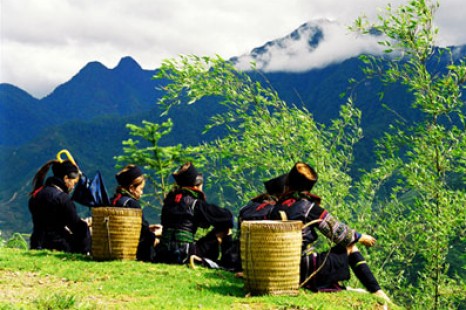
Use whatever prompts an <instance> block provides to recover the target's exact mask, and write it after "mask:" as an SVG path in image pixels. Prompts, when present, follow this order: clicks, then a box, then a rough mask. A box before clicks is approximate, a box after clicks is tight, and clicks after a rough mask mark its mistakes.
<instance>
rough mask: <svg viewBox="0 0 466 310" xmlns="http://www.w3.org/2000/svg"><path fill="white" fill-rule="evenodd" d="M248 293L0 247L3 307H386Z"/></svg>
mask: <svg viewBox="0 0 466 310" xmlns="http://www.w3.org/2000/svg"><path fill="white" fill-rule="evenodd" d="M246 294H247V292H245V291H244V289H243V281H242V279H239V278H236V277H235V276H234V275H233V274H232V273H229V272H225V271H220V270H210V269H205V268H197V269H190V268H188V267H187V266H178V265H164V264H150V263H142V262H136V261H110V262H96V261H92V259H91V258H90V257H85V256H81V255H71V254H65V253H61V252H50V251H28V250H19V249H9V248H0V309H141V308H146V309H155V308H158V309H179V310H181V309H383V301H382V300H379V299H377V298H376V297H374V296H372V295H370V294H362V293H355V292H339V293H322V294H314V293H311V292H309V291H305V290H301V291H300V292H299V295H298V296H294V297H293V296H260V297H245V296H246ZM389 308H390V309H400V308H398V307H396V306H393V305H390V307H389Z"/></svg>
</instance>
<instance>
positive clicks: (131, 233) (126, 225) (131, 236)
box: [92, 207, 142, 260]
mask: <svg viewBox="0 0 466 310" xmlns="http://www.w3.org/2000/svg"><path fill="white" fill-rule="evenodd" d="M141 223H142V210H141V209H135V208H117V207H97V208H92V257H93V259H95V260H115V259H119V260H135V259H136V251H137V247H138V243H139V236H140V234H141Z"/></svg>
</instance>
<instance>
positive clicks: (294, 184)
mask: <svg viewBox="0 0 466 310" xmlns="http://www.w3.org/2000/svg"><path fill="white" fill-rule="evenodd" d="M316 182H317V172H316V171H315V170H314V169H313V168H312V167H311V166H309V165H308V164H306V163H303V162H298V163H296V164H295V165H294V166H293V168H292V169H291V170H290V172H289V173H288V177H287V179H286V185H285V193H284V194H283V195H282V196H281V197H280V199H279V201H278V202H277V204H276V206H275V207H274V210H272V213H271V218H272V219H276V220H280V219H283V217H285V218H286V219H288V220H299V221H302V222H303V224H305V225H304V229H303V245H302V257H301V267H300V268H301V271H300V277H301V283H304V287H305V288H308V289H310V290H312V291H315V292H317V291H338V290H342V289H344V287H342V286H341V285H340V284H339V282H340V281H345V280H349V278H350V271H349V267H351V269H352V270H353V272H354V274H355V275H356V277H357V278H358V279H359V281H360V282H361V283H362V284H363V285H364V287H365V288H366V289H367V290H368V291H369V292H371V293H373V294H375V295H377V296H380V297H382V298H384V299H385V300H387V301H390V299H389V298H388V296H387V295H386V294H385V292H384V291H383V290H382V289H381V288H380V285H379V283H378V282H377V280H376V278H375V276H374V275H373V273H372V271H371V269H370V268H369V266H368V265H367V262H366V261H365V259H364V257H363V256H362V254H361V253H360V252H359V250H358V248H357V246H356V243H361V244H363V245H365V246H367V247H372V246H373V245H374V244H375V242H376V239H375V238H374V237H372V236H370V235H366V234H360V233H358V232H356V231H355V230H353V229H351V228H350V227H348V226H347V225H345V224H344V223H342V222H340V221H338V220H337V219H336V218H335V217H333V216H332V215H331V214H330V213H329V212H328V211H327V210H325V209H324V208H322V207H321V205H320V203H321V199H320V197H318V196H316V195H314V194H311V190H312V188H313V186H314V184H315V183H316ZM283 215H285V216H283ZM306 224H308V225H306ZM316 230H318V231H319V232H320V233H322V234H323V235H324V236H325V237H327V238H329V239H330V240H331V241H332V242H334V243H335V244H336V245H335V246H333V247H332V248H331V249H330V251H329V252H323V253H316V251H315V249H314V247H313V243H314V242H315V241H316V240H317V238H318V235H317V231H316Z"/></svg>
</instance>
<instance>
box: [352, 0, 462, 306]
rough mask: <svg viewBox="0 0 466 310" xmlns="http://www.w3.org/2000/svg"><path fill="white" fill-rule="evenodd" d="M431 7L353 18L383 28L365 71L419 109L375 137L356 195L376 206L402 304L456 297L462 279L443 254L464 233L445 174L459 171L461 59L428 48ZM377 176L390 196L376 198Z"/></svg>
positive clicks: (414, 4) (458, 193) (382, 258)
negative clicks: (373, 162)
mask: <svg viewBox="0 0 466 310" xmlns="http://www.w3.org/2000/svg"><path fill="white" fill-rule="evenodd" d="M437 7H438V4H437V3H433V2H431V1H428V0H427V1H426V0H421V1H409V3H408V4H406V5H404V6H400V7H399V8H398V9H393V8H392V7H391V6H388V7H387V11H386V14H385V15H384V16H382V15H380V16H379V22H378V23H376V24H369V23H368V22H367V21H366V20H363V19H358V20H357V21H356V24H355V28H357V29H358V30H361V31H362V32H364V33H369V32H372V31H374V29H375V30H376V31H377V32H379V33H380V34H383V35H384V39H383V40H382V41H380V44H381V45H382V46H384V47H385V52H386V53H387V55H389V56H390V57H389V58H388V60H389V61H388V62H385V63H383V64H382V62H381V61H380V59H377V58H376V57H372V56H365V57H364V61H365V63H366V68H365V73H366V75H368V76H375V75H377V76H378V75H380V76H381V77H382V80H383V81H384V82H386V83H397V82H400V83H402V84H403V85H405V86H407V88H408V89H409V90H410V92H411V93H412V94H413V97H414V100H413V102H412V106H413V107H414V108H416V109H418V110H419V111H420V112H422V114H423V118H422V120H421V121H419V122H418V123H415V124H407V123H402V124H399V123H398V124H394V126H392V128H391V130H390V131H388V132H386V134H385V137H384V138H383V139H381V140H380V141H379V146H378V155H379V157H378V158H379V160H378V166H377V167H376V168H375V169H374V170H373V171H372V172H371V173H370V174H367V175H366V176H365V178H364V180H363V182H362V186H361V191H360V194H361V197H360V201H361V202H362V201H364V203H366V204H367V205H370V204H368V203H369V202H373V205H374V209H376V210H378V211H376V212H374V214H373V219H374V220H373V222H375V223H377V222H378V225H377V226H376V228H375V229H376V230H377V232H378V235H379V237H380V238H381V240H383V241H382V244H383V248H384V249H385V251H384V252H382V253H380V254H379V255H378V260H379V262H381V263H382V266H383V267H384V271H385V273H386V274H385V277H386V278H387V279H389V282H390V287H391V288H392V289H394V288H396V287H403V288H404V289H403V290H402V291H401V292H400V296H399V297H401V298H402V299H403V300H406V302H407V303H415V304H416V306H419V307H423V308H433V309H439V308H441V307H442V308H443V307H454V306H455V304H457V303H458V296H459V295H458V292H457V293H456V294H450V293H448V294H447V293H445V292H446V291H451V290H446V288H448V287H450V286H451V285H455V283H456V286H457V287H458V286H459V287H461V285H464V279H463V280H461V279H455V278H451V277H449V276H448V269H449V266H448V263H447V255H448V252H449V247H450V244H451V243H452V242H453V240H454V239H455V238H457V236H465V233H466V226H465V223H466V211H465V208H464V204H465V202H466V192H465V190H464V187H463V188H461V187H455V186H452V184H453V182H452V181H451V180H452V179H453V178H455V177H457V176H460V177H462V178H463V179H464V177H465V175H466V161H465V159H466V151H465V146H466V131H465V119H464V115H463V113H462V108H463V107H464V101H463V100H462V97H461V95H462V90H463V89H464V87H465V82H466V66H465V62H464V61H465V60H464V59H461V60H459V61H457V62H454V61H453V58H452V57H450V61H449V62H448V63H446V64H445V63H444V62H442V61H441V59H442V58H441V56H443V55H444V54H446V55H448V54H450V55H451V53H452V52H451V50H450V49H448V48H446V49H443V50H441V51H440V52H439V53H437V52H436V51H435V49H434V47H435V46H434V43H435V35H436V34H437V33H438V29H437V28H436V27H435V26H434V13H435V11H436V9H437ZM407 104H408V103H407ZM383 182H386V185H385V188H384V190H385V191H386V192H387V193H388V194H389V197H390V200H389V201H380V200H379V201H378V200H377V199H376V197H375V196H376V195H375V193H376V189H381V186H382V183H383ZM367 194H370V195H367ZM366 211H367V208H366ZM375 219H377V220H376V221H375ZM408 266H410V267H408ZM460 300H461V298H460ZM463 302H464V299H463Z"/></svg>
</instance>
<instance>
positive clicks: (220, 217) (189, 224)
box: [156, 162, 233, 268]
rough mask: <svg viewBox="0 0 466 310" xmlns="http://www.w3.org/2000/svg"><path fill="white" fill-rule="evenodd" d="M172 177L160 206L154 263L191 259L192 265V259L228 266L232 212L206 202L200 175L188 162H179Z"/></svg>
mask: <svg viewBox="0 0 466 310" xmlns="http://www.w3.org/2000/svg"><path fill="white" fill-rule="evenodd" d="M173 178H174V179H175V182H176V186H175V187H174V189H173V190H171V191H170V192H169V193H168V194H167V196H166V198H165V200H164V203H163V206H162V214H161V222H162V226H163V233H162V237H161V240H160V244H159V246H157V251H156V262H159V263H169V264H184V263H190V259H191V264H192V265H193V261H192V260H193V259H195V260H198V261H201V262H202V264H203V265H207V266H208V267H211V268H220V266H222V267H225V268H228V265H230V264H231V263H230V260H231V259H230V258H229V257H228V254H227V251H228V250H229V249H230V247H231V246H232V242H233V240H232V236H231V228H232V227H233V215H232V213H231V212H230V211H229V210H228V209H225V208H221V207H219V206H217V205H214V204H211V203H208V202H207V201H206V196H205V194H204V192H203V191H202V187H203V177H202V174H200V173H198V171H197V169H196V168H195V167H194V165H193V164H192V163H189V162H188V163H186V164H184V165H182V166H181V167H180V168H179V169H178V170H177V171H176V172H174V173H173ZM209 227H213V229H212V230H211V231H210V232H209V233H207V234H206V235H205V236H203V237H201V238H200V239H199V240H196V239H195V236H196V232H197V230H198V228H209ZM219 248H220V249H221V253H219ZM220 254H222V255H221V260H220V259H219V256H220Z"/></svg>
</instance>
